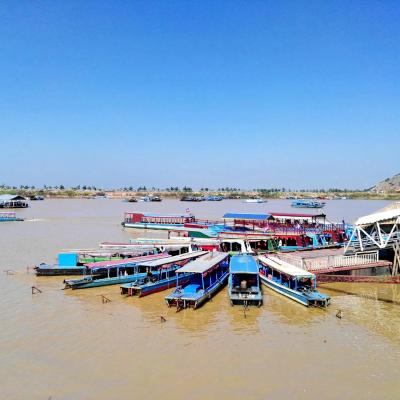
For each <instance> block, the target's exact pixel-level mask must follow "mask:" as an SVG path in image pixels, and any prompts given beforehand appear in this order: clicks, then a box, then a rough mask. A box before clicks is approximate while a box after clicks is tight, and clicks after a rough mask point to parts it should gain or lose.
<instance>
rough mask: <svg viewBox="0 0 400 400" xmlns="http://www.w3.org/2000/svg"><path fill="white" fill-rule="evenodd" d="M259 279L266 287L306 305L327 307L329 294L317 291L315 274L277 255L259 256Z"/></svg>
mask: <svg viewBox="0 0 400 400" xmlns="http://www.w3.org/2000/svg"><path fill="white" fill-rule="evenodd" d="M258 261H259V263H260V279H261V282H263V283H264V284H265V285H266V286H267V287H269V288H270V289H272V290H274V291H275V292H278V293H280V294H282V295H284V296H286V297H288V298H290V299H292V300H294V301H297V302H298V303H300V304H303V305H305V306H307V307H309V306H315V307H327V306H328V305H329V304H330V300H331V298H330V296H328V295H325V294H323V293H320V292H318V290H317V281H316V276H315V275H314V274H313V273H311V272H308V271H306V270H304V269H301V268H298V267H296V266H294V265H292V264H289V263H287V262H285V261H282V260H280V259H279V258H277V257H265V256H259V257H258Z"/></svg>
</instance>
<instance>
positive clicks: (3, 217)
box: [0, 211, 24, 222]
mask: <svg viewBox="0 0 400 400" xmlns="http://www.w3.org/2000/svg"><path fill="white" fill-rule="evenodd" d="M11 221H24V219H23V218H20V217H17V215H16V214H15V212H12V211H11V212H0V222H11Z"/></svg>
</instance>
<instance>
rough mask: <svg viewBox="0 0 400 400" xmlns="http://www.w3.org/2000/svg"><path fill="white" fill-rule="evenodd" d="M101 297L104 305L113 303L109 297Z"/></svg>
mask: <svg viewBox="0 0 400 400" xmlns="http://www.w3.org/2000/svg"><path fill="white" fill-rule="evenodd" d="M100 296H101V301H102V302H103V303H111V300H110V299H109V298H108V297H106V296H104V295H103V294H101V295H100Z"/></svg>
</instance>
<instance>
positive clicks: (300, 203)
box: [292, 199, 326, 208]
mask: <svg viewBox="0 0 400 400" xmlns="http://www.w3.org/2000/svg"><path fill="white" fill-rule="evenodd" d="M325 204H326V203H325V202H323V201H318V200H307V199H299V200H294V201H292V207H295V208H322V207H324V206H325Z"/></svg>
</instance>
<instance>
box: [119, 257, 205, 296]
mask: <svg viewBox="0 0 400 400" xmlns="http://www.w3.org/2000/svg"><path fill="white" fill-rule="evenodd" d="M205 254H207V251H196V252H192V253H187V254H186V255H181V256H177V257H169V258H164V259H160V260H154V261H147V262H146V266H147V268H149V269H150V272H149V274H148V275H147V276H146V277H144V278H140V279H138V280H136V281H134V282H131V283H125V284H124V285H122V286H121V294H125V295H127V296H135V295H137V296H138V297H143V296H147V295H149V294H152V293H156V292H161V291H163V290H166V289H169V288H171V287H175V286H176V271H177V270H178V269H179V268H181V267H182V266H183V265H184V264H185V263H188V262H190V261H192V260H195V259H196V258H198V257H200V256H203V255H205ZM153 271H156V272H157V273H156V274H154V273H153ZM185 278H186V279H185ZM188 280H189V274H186V275H185V274H183V275H181V277H180V283H181V284H184V283H186V282H187V281H188Z"/></svg>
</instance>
